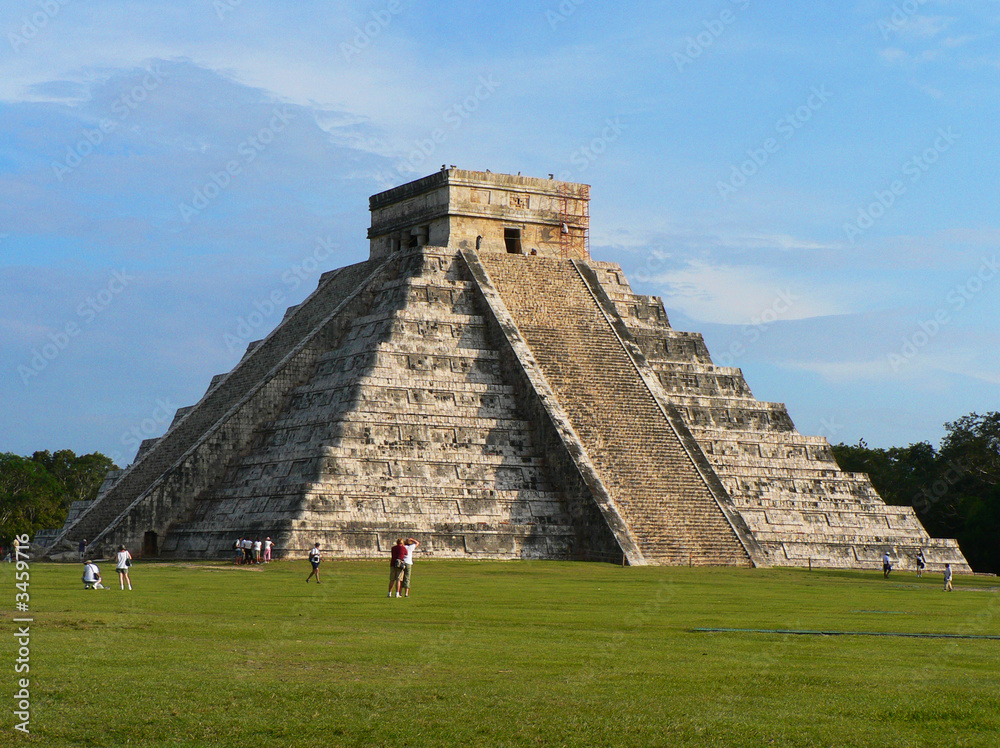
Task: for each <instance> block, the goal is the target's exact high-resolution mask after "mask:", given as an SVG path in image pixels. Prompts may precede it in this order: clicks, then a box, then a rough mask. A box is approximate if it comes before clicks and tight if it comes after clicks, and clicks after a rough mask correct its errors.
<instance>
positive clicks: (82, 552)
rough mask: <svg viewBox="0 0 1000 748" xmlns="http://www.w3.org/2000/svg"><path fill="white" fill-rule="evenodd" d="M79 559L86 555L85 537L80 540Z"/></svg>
mask: <svg viewBox="0 0 1000 748" xmlns="http://www.w3.org/2000/svg"><path fill="white" fill-rule="evenodd" d="M79 550H80V560H81V561H83V557H84V556H86V555H87V539H86V538H84V539H83V540H81V541H80V549H79Z"/></svg>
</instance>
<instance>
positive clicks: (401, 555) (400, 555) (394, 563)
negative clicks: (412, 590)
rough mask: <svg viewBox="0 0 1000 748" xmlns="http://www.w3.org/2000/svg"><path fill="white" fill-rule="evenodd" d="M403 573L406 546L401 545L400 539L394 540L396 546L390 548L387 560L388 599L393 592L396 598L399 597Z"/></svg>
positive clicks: (401, 540)
mask: <svg viewBox="0 0 1000 748" xmlns="http://www.w3.org/2000/svg"><path fill="white" fill-rule="evenodd" d="M404 571H406V546H405V545H403V539H402V538H396V545H394V546H393V547H392V551H391V552H390V559H389V597H392V593H393V590H395V592H396V597H399V588H400V587H401V586H402V584H403V572H404Z"/></svg>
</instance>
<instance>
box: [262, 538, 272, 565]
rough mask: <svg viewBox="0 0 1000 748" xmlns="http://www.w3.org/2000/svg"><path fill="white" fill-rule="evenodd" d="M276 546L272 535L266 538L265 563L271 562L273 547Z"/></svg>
mask: <svg viewBox="0 0 1000 748" xmlns="http://www.w3.org/2000/svg"><path fill="white" fill-rule="evenodd" d="M273 546H274V543H273V542H272V540H271V538H270V537H267V538H264V563H265V564H269V563H271V548H272V547H273Z"/></svg>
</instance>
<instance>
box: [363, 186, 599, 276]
mask: <svg viewBox="0 0 1000 748" xmlns="http://www.w3.org/2000/svg"><path fill="white" fill-rule="evenodd" d="M368 204H369V208H370V209H371V214H372V224H371V227H370V228H369V229H368V238H369V240H370V241H371V259H373V260H374V259H378V258H382V257H385V256H387V255H389V254H391V253H393V252H398V251H400V250H406V249H416V248H418V247H423V246H426V245H431V246H436V247H450V248H453V249H456V250H460V249H475V250H479V251H483V252H505V253H510V254H526V255H542V256H548V257H563V258H574V259H587V258H589V256H590V253H589V251H588V247H587V239H588V235H589V230H590V186H589V185H586V184H575V183H573V182H560V181H558V180H556V179H538V178H535V177H522V176H520V175H517V176H513V175H511V174H493V173H491V172H488V171H468V170H465V169H455V168H451V169H442V170H441V171H439V172H438V173H436V174H431V175H430V176H427V177H424V178H423V179H418V180H416V181H415V182H409V183H407V184H404V185H400V186H399V187H394V188H392V189H391V190H386V191H385V192H380V193H378V194H377V195H372V197H371V198H369V200H368Z"/></svg>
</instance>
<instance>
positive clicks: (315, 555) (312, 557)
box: [306, 543, 320, 584]
mask: <svg viewBox="0 0 1000 748" xmlns="http://www.w3.org/2000/svg"><path fill="white" fill-rule="evenodd" d="M319 561H320V558H319V543H317V544H316V545H314V546H313V547H312V550H310V551H309V563H311V564H312V567H313V570H312V571H310V572H309V576H308V577H306V582H307V583H308V582H309V580H310V579H312V578H313V576H314V575H315V577H316V584H319Z"/></svg>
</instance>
